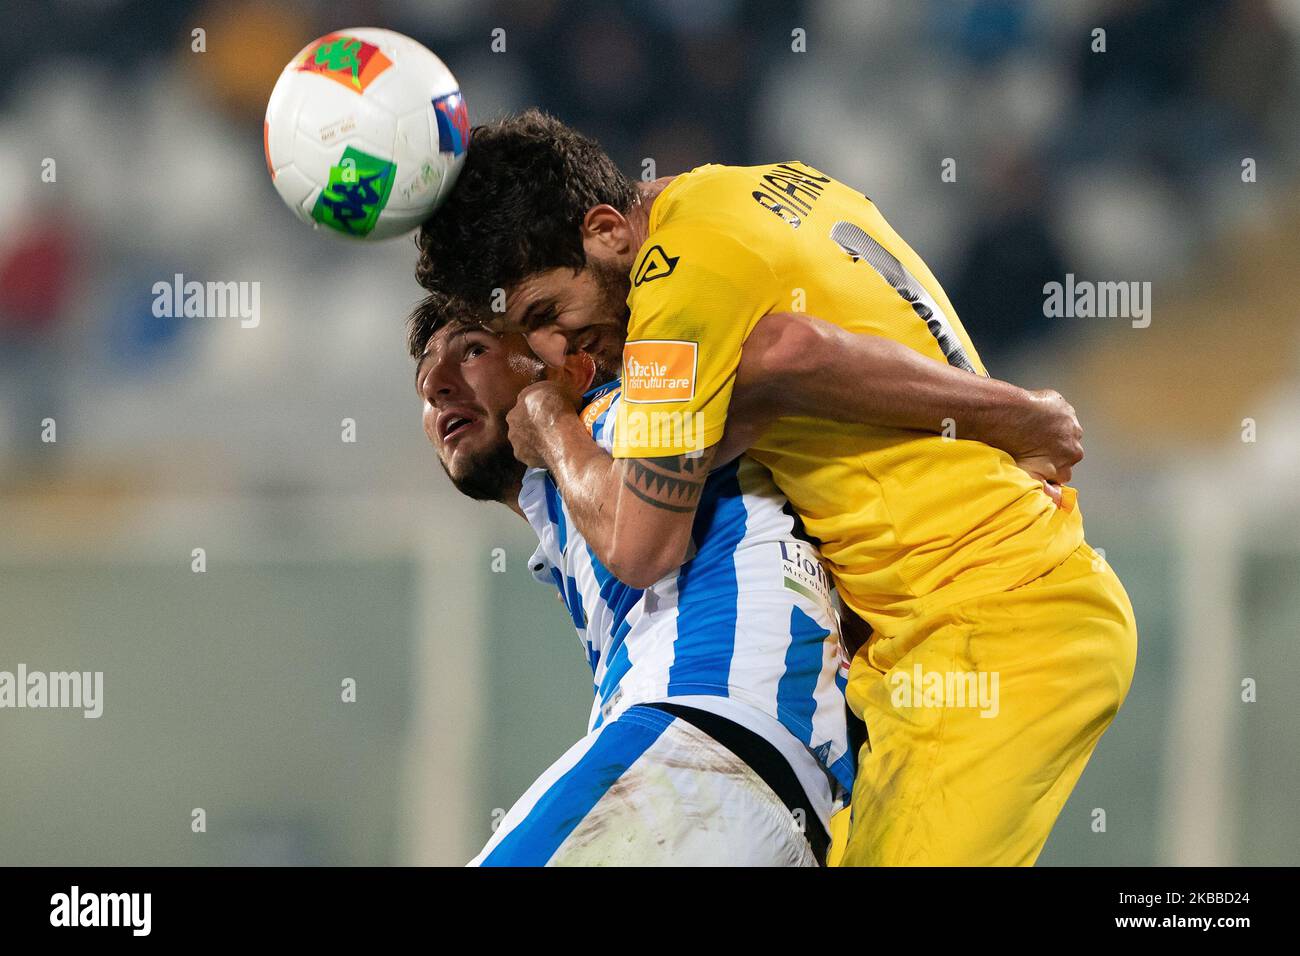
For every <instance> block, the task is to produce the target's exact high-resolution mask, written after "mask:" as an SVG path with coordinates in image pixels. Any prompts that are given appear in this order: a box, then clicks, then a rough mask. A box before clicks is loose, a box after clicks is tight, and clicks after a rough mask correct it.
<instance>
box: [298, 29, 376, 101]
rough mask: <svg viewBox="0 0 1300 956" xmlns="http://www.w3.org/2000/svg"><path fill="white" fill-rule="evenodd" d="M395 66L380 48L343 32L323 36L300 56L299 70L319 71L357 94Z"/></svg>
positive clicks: (305, 71) (306, 71) (307, 71)
mask: <svg viewBox="0 0 1300 956" xmlns="http://www.w3.org/2000/svg"><path fill="white" fill-rule="evenodd" d="M392 65H393V61H392V60H390V59H389V58H388V57H386V56H384V54H383V51H382V50H380V49H379V47H377V46H375V45H374V44H373V43H367V42H366V41H365V40H362V39H360V38H358V37H350V36H348V35H346V34H344V33H331V34H330V35H329V36H323V37H321V38H320V39H319V40H317V41H316V42H315V43H313V44H312V45H311V46H309V47H307V49H305V50H303V51H302V53H301V54H300V55H299V57H298V69H299V70H301V71H302V72H303V73H319V74H320V75H321V76H323V77H326V78H327V79H331V80H333V81H334V82H336V83H340V84H342V85H343V86H346V87H347V88H348V89H350V90H352V91H353V92H354V93H364V92H365V91H366V87H367V86H369V85H370V84H371V83H373V82H374V81H375V78H376V77H377V76H379V74H381V73H383V72H384V70H386V69H388V68H389V67H390V66H392Z"/></svg>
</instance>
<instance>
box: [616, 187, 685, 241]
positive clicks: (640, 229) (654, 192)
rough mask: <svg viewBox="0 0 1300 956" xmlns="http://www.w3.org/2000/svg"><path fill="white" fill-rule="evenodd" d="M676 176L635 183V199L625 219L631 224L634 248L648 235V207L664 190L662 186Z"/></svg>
mask: <svg viewBox="0 0 1300 956" xmlns="http://www.w3.org/2000/svg"><path fill="white" fill-rule="evenodd" d="M676 178H677V177H676V176H663V177H661V178H659V179H656V180H654V181H652V182H648V183H637V184H636V192H637V201H636V202H635V203H633V205H632V208H631V209H630V210H629V211H628V214H627V221H628V222H629V223H630V224H631V225H632V230H633V233H634V234H635V237H636V248H638V249H639V248H640V247H641V244H642V243H643V242H645V241H646V239H647V237H649V235H650V207H651V206H653V205H654V201H655V200H656V199H658V198H659V194H660V193H661V192H663V191H664V187H666V186H667V185H668V184H669V183H670V182H672V181H673V180H674V179H676Z"/></svg>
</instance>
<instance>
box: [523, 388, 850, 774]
mask: <svg viewBox="0 0 1300 956" xmlns="http://www.w3.org/2000/svg"><path fill="white" fill-rule="evenodd" d="M587 400H588V401H589V402H591V403H592V404H589V405H588V413H587V414H586V415H584V420H586V421H588V422H589V424H590V427H591V430H592V435H593V437H594V438H595V440H596V441H597V443H598V444H599V445H601V447H603V448H604V449H606V450H607V451H608V450H610V449H611V448H612V447H613V443H614V434H613V432H614V428H615V423H616V422H617V421H618V405H619V402H620V396H619V394H618V383H617V382H612V383H610V384H609V385H606V386H604V387H602V388H599V389H595V390H593V391H592V392H589V393H588V395H587ZM594 412H599V414H598V415H593V414H592V413H594ZM519 503H520V506H521V507H522V508H523V511H524V513H525V515H526V516H527V518H528V521H529V523H530V524H531V525H532V527H533V530H534V531H535V532H536V533H537V536H538V538H539V539H540V542H541V543H540V546H539V547H538V549H537V552H536V553H535V554H534V556H533V559H532V561H531V562H530V567H531V569H532V571H533V574H534V576H535V577H537V578H538V580H541V581H544V582H548V583H551V584H553V585H554V586H555V587H557V588H559V591H560V596H561V597H562V598H563V600H564V604H565V607H567V608H568V611H569V614H570V615H571V616H572V618H573V623H574V625H575V626H576V627H577V629H578V636H579V637H580V639H581V641H582V648H583V651H584V653H585V654H586V658H587V663H588V664H589V665H590V666H591V671H592V675H593V681H594V687H595V702H594V704H593V706H592V712H591V720H590V726H589V730H594V729H596V728H598V727H600V726H601V725H602V723H604V722H606V721H609V720H611V719H613V718H615V717H617V716H618V715H619V714H621V713H622V712H623V711H624V710H626V709H627V708H628V707H631V706H632V705H633V704H639V703H648V702H652V701H662V700H667V699H672V698H685V697H689V698H691V701H692V706H697V707H701V706H702V707H706V708H709V707H710V702H713V705H714V706H713V708H712V709H715V710H716V711H717V712H718V713H720V714H721V715H722V716H726V717H730V718H732V719H736V712H737V708H735V707H732V706H731V704H730V702H735V703H739V704H743V705H748V707H749V708H753V709H756V710H758V711H760V712H762V714H766V715H769V717H774V718H776V721H778V722H779V723H780V725H781V726H783V727H784V728H785V730H787V731H789V733H790V734H791V735H793V737H794V738H795V740H797V741H798V742H799V743H802V744H803V745H804V747H806V748H807V749H808V751H810V752H811V753H812V755H813V756H814V757H815V759H816V760H817V762H818V763H819V764H820V765H821V766H822V767H823V768H824V769H825V770H827V771H828V772H829V774H830V776H831V778H832V779H833V780H834V781H835V782H836V783H838V784H839V785H840V786H842V787H843V788H844V791H845V792H851V791H852V784H853V772H854V766H855V755H854V754H853V753H852V751H851V750H850V746H849V739H848V728H847V721H846V708H845V703H844V684H845V677H846V673H845V672H843V671H844V670H846V667H845V668H844V669H842V667H841V663H842V662H841V658H842V655H841V653H840V645H839V635H838V624H837V617H836V614H835V612H834V610H833V607H834V604H833V598H832V595H831V591H830V580H829V577H828V575H827V574H826V572H825V570H824V569H823V568H822V565H821V561H820V556H819V555H818V553H817V550H816V549H815V547H814V546H813V545H812V544H810V543H809V542H808V541H806V540H803V539H802V538H801V537H800V536H799V534H798V533H797V531H796V519H795V518H794V517H793V515H792V513H791V512H790V511H789V510H788V508H787V502H786V499H785V497H784V496H783V495H782V494H781V493H780V491H778V490H777V487H776V485H775V484H774V483H773V481H772V477H771V475H770V474H769V473H768V471H767V469H766V468H764V467H763V466H762V465H760V464H759V463H758V462H756V461H754V460H752V459H750V458H748V457H744V456H742V457H741V458H739V459H737V460H736V461H733V462H731V463H730V464H727V465H723V466H721V467H718V468H715V469H714V471H713V473H712V474H711V475H710V476H709V478H708V481H707V482H706V484H705V487H704V490H703V493H702V496H701V500H700V506H699V510H698V513H697V515H696V518H695V527H694V531H693V553H692V554H691V555H690V558H689V560H688V561H687V562H686V563H685V564H683V565H682V566H681V567H680V568H679V569H678V570H677V571H675V572H673V573H672V574H670V575H668V576H666V577H664V578H663V579H662V580H660V581H659V582H657V583H656V584H654V585H653V586H652V587H649V588H647V589H645V590H639V589H637V588H632V587H629V586H628V585H626V584H623V583H622V582H621V581H619V580H618V579H617V578H615V577H614V576H613V575H612V574H610V573H609V571H608V570H607V569H606V568H605V567H604V565H602V564H601V562H600V560H599V559H598V558H597V557H596V555H595V553H594V552H593V551H592V550H591V548H590V547H589V546H588V545H587V542H586V541H585V540H584V539H583V538H582V536H581V534H580V532H579V531H578V530H577V528H576V527H575V526H574V524H573V522H572V520H571V519H570V516H569V513H568V511H567V510H566V508H565V505H564V502H563V501H562V500H561V498H560V495H559V492H558V490H557V489H556V486H555V483H554V482H553V481H552V480H551V477H550V475H549V474H548V473H547V472H545V471H543V470H541V469H536V468H533V469H529V470H528V472H527V474H526V475H525V477H524V483H523V490H522V492H521V493H520V496H519ZM764 720H766V721H767V722H766V724H765V725H764V726H765V727H775V725H774V724H772V722H771V721H770V720H768V719H767V718H764ZM751 729H758V728H751ZM776 733H777V734H778V735H779V733H780V729H779V728H776ZM772 742H773V743H774V744H777V745H778V746H781V745H782V744H786V745H787V746H788V744H789V741H788V740H786V741H776V740H773V741H772Z"/></svg>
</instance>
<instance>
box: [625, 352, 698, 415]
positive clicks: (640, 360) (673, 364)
mask: <svg viewBox="0 0 1300 956" xmlns="http://www.w3.org/2000/svg"><path fill="white" fill-rule="evenodd" d="M698 350H699V346H698V345H697V344H696V343H695V342H679V341H675V340H670V339H642V340H641V341H639V342H628V343H627V344H626V345H624V346H623V398H624V400H625V401H628V402H638V403H642V404H647V405H649V404H654V403H656V402H684V401H688V400H689V399H692V398H694V397H695V369H696V353H697V352H698Z"/></svg>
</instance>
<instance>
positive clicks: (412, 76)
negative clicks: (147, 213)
mask: <svg viewBox="0 0 1300 956" xmlns="http://www.w3.org/2000/svg"><path fill="white" fill-rule="evenodd" d="M469 129H470V127H469V112H468V111H467V110H466V108H465V100H464V98H463V97H462V96H461V94H460V86H459V85H458V84H457V83H456V78H455V77H454V76H452V73H451V70H449V69H447V67H446V65H445V64H444V63H443V62H442V60H440V59H438V58H437V57H436V56H434V55H433V53H432V52H430V51H429V50H428V49H427V48H425V47H424V46H423V45H422V44H420V43H417V42H416V41H415V40H412V39H411V38H410V37H407V36H403V35H402V34H400V33H394V32H393V31H392V30H380V29H375V28H372V27H363V28H360V29H355V30H338V31H336V32H334V33H330V34H328V35H326V36H323V37H321V38H320V39H319V40H316V41H314V42H312V43H310V44H308V45H307V47H306V48H305V49H304V50H303V51H302V52H301V53H299V54H298V55H297V56H296V57H294V58H293V60H292V61H291V62H290V63H289V65H288V66H286V67H285V68H284V72H283V73H281V74H280V79H279V80H277V81H276V84H275V89H274V90H272V91H271V101H270V102H269V103H268V104H267V106H266V123H265V126H264V127H263V138H264V140H265V146H266V165H267V166H268V168H269V169H270V170H271V179H272V180H273V181H274V182H275V188H276V191H277V192H279V194H280V197H281V198H282V199H283V200H284V201H285V202H286V203H288V205H289V208H290V209H292V210H293V211H294V212H295V213H297V215H298V218H299V219H301V220H302V221H303V222H306V223H308V224H310V225H311V226H312V227H313V228H316V229H319V228H321V227H325V228H326V229H329V230H333V231H336V232H339V233H342V234H343V235H345V236H350V237H352V238H354V239H387V238H389V237H391V236H399V235H402V234H403V233H407V232H410V231H411V230H412V229H414V228H415V227H417V226H418V225H420V223H421V222H423V221H424V220H425V219H427V218H428V217H429V215H430V214H432V213H433V211H434V210H435V209H437V208H438V206H439V204H440V203H441V202H442V201H443V199H444V198H445V197H446V195H447V193H448V192H449V191H450V190H451V187H452V185H453V184H454V183H455V182H456V175H457V174H458V173H459V172H460V167H461V163H462V162H463V161H464V157H465V147H466V146H467V145H468V143H469Z"/></svg>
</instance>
